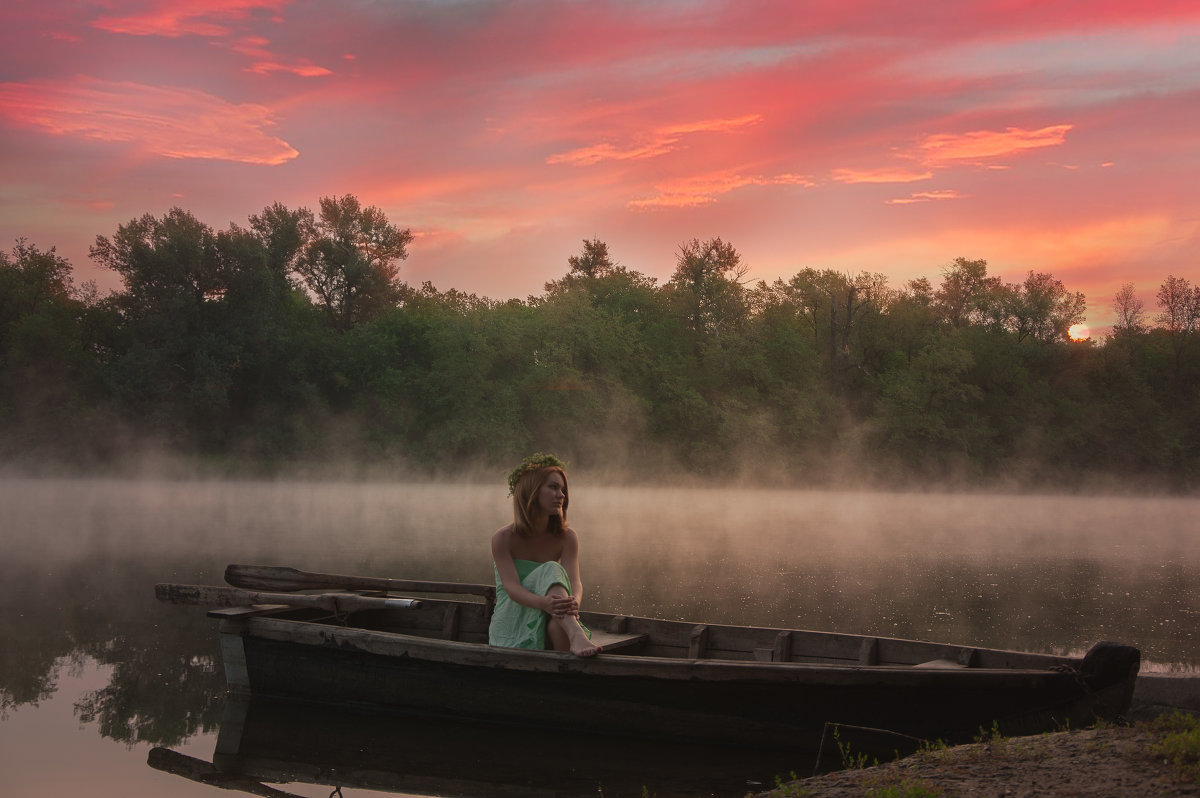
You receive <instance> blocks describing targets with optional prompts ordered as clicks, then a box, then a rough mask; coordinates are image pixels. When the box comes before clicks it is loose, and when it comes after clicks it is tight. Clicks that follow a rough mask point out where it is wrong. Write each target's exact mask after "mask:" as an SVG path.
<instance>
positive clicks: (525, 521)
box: [513, 466, 571, 537]
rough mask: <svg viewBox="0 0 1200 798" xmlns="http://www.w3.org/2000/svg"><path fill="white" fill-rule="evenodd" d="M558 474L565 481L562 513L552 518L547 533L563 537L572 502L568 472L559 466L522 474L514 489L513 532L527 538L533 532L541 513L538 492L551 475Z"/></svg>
mask: <svg viewBox="0 0 1200 798" xmlns="http://www.w3.org/2000/svg"><path fill="white" fill-rule="evenodd" d="M556 473H557V474H560V475H562V481H563V504H562V512H561V514H559V515H552V516H550V518H549V523H548V524H547V526H546V531H548V532H549V533H550V534H552V535H561V534H562V533H563V530H565V529H567V505H568V504H569V503H570V500H571V494H570V491H568V490H567V472H566V471H564V470H563V469H562V468H559V467H558V466H547V467H545V468H539V469H536V470H529V471H526V472H525V473H523V474H521V476H520V477H519V478H518V479H517V482H516V485H515V486H514V488H513V530H515V531H516V533H517V534H518V535H520V536H522V537H525V536H528V535H529V534H530V533H532V532H533V521H534V518H535V517H536V516H537V515H539V514H540V512H541V511H540V510H538V506H537V499H538V491H540V490H541V489H542V486H543V485H545V484H546V480H547V479H549V478H550V475H551V474H556Z"/></svg>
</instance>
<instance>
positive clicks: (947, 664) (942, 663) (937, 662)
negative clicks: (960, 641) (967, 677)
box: [913, 659, 967, 668]
mask: <svg viewBox="0 0 1200 798" xmlns="http://www.w3.org/2000/svg"><path fill="white" fill-rule="evenodd" d="M913 667H914V668H965V667H967V666H966V665H964V664H962V663H961V662H958V661H957V660H953V659H931V660H929V661H928V662H918V663H917V664H916V665H913Z"/></svg>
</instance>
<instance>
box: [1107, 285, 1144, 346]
mask: <svg viewBox="0 0 1200 798" xmlns="http://www.w3.org/2000/svg"><path fill="white" fill-rule="evenodd" d="M1144 307H1145V305H1144V303H1143V302H1142V300H1141V299H1139V298H1138V295H1137V289H1135V288H1134V287H1133V283H1125V284H1124V285H1122V286H1121V288H1120V290H1119V291H1117V293H1116V296H1114V297H1113V303H1112V308H1113V310H1114V311H1115V312H1116V314H1117V323H1116V324H1114V325H1113V332H1114V333H1115V334H1117V335H1133V334H1137V333H1140V332H1143V331H1144V330H1145V329H1146V325H1145V323H1144V322H1143V319H1144V317H1145V314H1144V312H1143V308H1144Z"/></svg>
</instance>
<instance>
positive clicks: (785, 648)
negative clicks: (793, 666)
mask: <svg viewBox="0 0 1200 798" xmlns="http://www.w3.org/2000/svg"><path fill="white" fill-rule="evenodd" d="M791 661H792V633H791V632H788V631H783V632H780V633H779V634H777V635H775V645H774V646H773V647H772V649H771V662H791Z"/></svg>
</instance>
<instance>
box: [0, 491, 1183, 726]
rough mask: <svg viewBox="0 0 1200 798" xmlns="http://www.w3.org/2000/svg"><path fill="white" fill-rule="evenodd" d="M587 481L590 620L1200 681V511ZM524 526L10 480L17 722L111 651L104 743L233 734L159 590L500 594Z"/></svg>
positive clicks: (9, 599) (332, 501)
mask: <svg viewBox="0 0 1200 798" xmlns="http://www.w3.org/2000/svg"><path fill="white" fill-rule="evenodd" d="M572 489H573V496H572V502H571V509H572V521H573V524H574V525H575V526H576V528H577V529H578V530H579V531H580V535H581V538H582V541H583V564H584V578H585V582H586V585H587V596H586V599H585V600H586V603H587V605H588V606H589V607H592V608H595V609H599V610H607V611H614V612H622V613H625V614H637V615H651V616H658V617H665V618H674V619H686V620H696V621H699V620H703V621H708V622H712V623H734V624H750V625H758V626H780V627H792V628H796V627H799V628H813V629H828V630H836V631H844V632H857V633H870V634H878V635H888V636H903V637H916V638H924V639H935V640H945V641H949V642H955V643H965V644H971V645H975V646H989V647H999V648H1017V649H1025V650H1033V651H1047V652H1052V653H1062V652H1064V651H1081V650H1083V649H1086V648H1087V647H1088V646H1089V645H1090V644H1091V643H1093V642H1095V641H1097V640H1101V639H1110V640H1117V641H1121V642H1125V643H1129V644H1132V645H1136V646H1139V647H1140V648H1141V649H1142V651H1143V657H1144V661H1146V662H1148V663H1150V667H1152V668H1155V667H1156V668H1170V667H1174V668H1182V669H1192V670H1194V669H1196V668H1197V667H1198V666H1200V651H1198V647H1197V639H1196V630H1197V628H1198V625H1197V620H1200V587H1198V585H1200V539H1198V537H1197V535H1196V532H1195V529H1194V519H1195V518H1196V517H1198V515H1200V512H1198V511H1200V501H1196V500H1186V499H1144V500H1143V499H1135V498H1123V499H1115V498H1091V499H1089V498H1063V497H1019V496H959V495H955V496H942V495H908V494H854V493H836V492H819V493H818V492H812V493H807V492H795V491H767V490H763V491H711V490H710V491H703V490H692V491H673V490H655V489H651V488H640V489H616V488H604V487H599V486H590V485H588V484H587V482H586V480H582V479H579V478H577V479H575V480H574V481H573V483H572ZM509 512H510V511H509V507H508V499H507V498H506V497H505V495H504V489H503V487H499V488H497V487H496V486H495V485H487V486H474V485H469V484H460V485H417V486H414V485H393V484H382V483H375V484H353V485H350V484H329V483H309V484H306V483H273V482H263V483H221V482H148V483H145V482H144V483H132V482H122V481H105V480H92V481H72V480H7V481H0V534H2V536H3V538H2V541H3V543H4V545H5V557H4V558H3V560H2V561H0V598H2V600H3V606H4V607H5V608H6V609H7V611H6V612H4V613H0V639H3V640H4V641H5V644H4V645H3V646H0V722H2V721H3V720H4V718H5V717H6V713H7V712H9V711H11V710H12V709H13V708H16V707H22V706H26V707H27V706H31V705H34V704H37V703H38V702H39V701H43V700H45V699H47V698H48V697H50V696H52V695H53V693H54V691H55V688H56V682H57V680H58V679H59V677H60V674H61V673H62V672H63V670H64V669H69V668H70V667H71V664H72V663H76V664H78V663H79V662H81V661H83V659H85V658H94V659H95V660H96V661H97V662H99V663H101V664H103V665H105V666H110V667H111V668H112V671H111V673H112V676H111V679H110V680H109V683H108V684H107V685H105V686H104V687H102V688H100V689H96V690H93V691H90V692H89V693H87V694H86V695H84V696H83V697H82V698H80V699H79V701H78V702H77V706H76V716H77V717H78V718H79V719H80V720H81V721H83V722H85V723H88V724H94V725H95V727H96V729H97V730H98V731H99V732H100V734H101V735H103V736H105V737H108V738H111V739H115V740H120V741H122V742H125V743H128V744H148V743H153V744H156V745H163V746H172V745H175V744H176V743H178V742H180V741H183V740H186V739H188V738H189V737H191V736H193V735H195V734H197V733H198V732H200V731H203V730H207V729H215V728H216V726H217V721H218V718H219V714H220V706H221V699H222V693H223V689H224V684H223V679H222V675H221V672H220V667H219V660H218V653H217V640H216V633H215V628H214V625H213V624H212V622H210V621H209V620H208V619H207V618H205V617H204V613H203V611H202V610H198V609H196V608H188V607H174V606H164V605H158V604H157V603H156V602H154V600H153V592H152V587H153V585H154V584H155V583H156V582H161V581H177V582H201V583H212V584H218V583H219V582H220V579H221V574H222V571H223V569H224V567H225V565H226V564H228V563H230V562H261V563H268V564H281V565H293V566H296V567H299V568H305V569H308V570H320V571H340V572H346V573H362V574H370V575H381V576H402V577H420V578H428V579H436V580H449V581H468V582H486V581H490V578H491V566H490V561H489V559H488V552H487V545H486V541H487V538H488V535H489V534H490V533H491V532H492V531H493V530H494V529H496V528H497V527H498V526H500V525H501V524H503V523H504V522H505V521H506V520H507V518H508V516H509ZM14 641H15V643H14Z"/></svg>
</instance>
